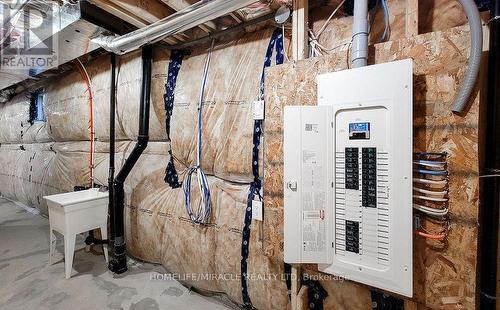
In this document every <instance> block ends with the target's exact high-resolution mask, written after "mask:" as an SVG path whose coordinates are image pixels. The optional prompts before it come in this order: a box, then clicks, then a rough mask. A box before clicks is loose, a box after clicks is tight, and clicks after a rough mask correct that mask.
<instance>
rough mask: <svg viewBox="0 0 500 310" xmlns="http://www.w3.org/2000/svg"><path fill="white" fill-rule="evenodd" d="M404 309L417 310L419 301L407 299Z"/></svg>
mask: <svg viewBox="0 0 500 310" xmlns="http://www.w3.org/2000/svg"><path fill="white" fill-rule="evenodd" d="M404 309H405V310H417V309H418V306H417V303H416V302H414V301H413V300H409V299H405V305H404Z"/></svg>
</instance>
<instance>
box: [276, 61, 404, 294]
mask: <svg viewBox="0 0 500 310" xmlns="http://www.w3.org/2000/svg"><path fill="white" fill-rule="evenodd" d="M412 81H413V66H412V61H411V60H402V61H396V62H391V63H385V64H380V65H373V66H367V67H362V68H356V69H351V70H345V71H340V72H333V73H327V74H323V75H319V76H318V80H317V82H318V106H317V107H293V110H289V109H288V108H286V109H285V123H284V124H285V127H284V130H285V137H284V138H285V140H284V146H285V147H284V164H285V167H284V171H285V173H284V174H285V175H284V183H285V184H284V185H285V186H284V187H285V188H284V191H285V192H284V196H285V204H284V209H285V261H287V262H289V263H301V262H307V263H318V264H319V270H320V271H323V272H326V273H330V274H334V275H337V276H343V277H345V278H346V279H349V280H353V281H357V282H361V283H364V284H367V285H370V286H374V287H378V288H381V289H385V290H388V291H391V292H395V293H398V294H401V295H405V296H409V297H411V296H412V293H413V290H412V281H413V278H412V273H413V270H412V267H413V263H412V239H413V238H412V233H413V227H412V153H413V152H412V140H413V136H412V127H413V116H412V96H413V95H412V85H413V82H412ZM293 115H300V119H301V120H303V119H305V120H307V122H308V123H318V124H319V123H325V124H326V125H328V124H330V126H325V127H326V128H327V131H329V133H328V132H326V133H321V140H320V141H318V139H307V138H306V139H307V141H306V144H305V145H304V136H303V135H302V136H301V139H298V138H297V137H298V136H299V133H300V131H301V130H302V128H301V127H298V126H299V124H300V126H304V124H303V123H299V121H298V120H297V117H295V116H293ZM322 128H323V127H322ZM289 140H290V141H289ZM295 144H297V145H295ZM304 149H315V150H317V151H321V152H325V154H324V155H322V156H321V160H326V161H328V162H327V163H321V167H328V168H324V169H325V170H324V173H323V174H321V178H318V179H317V180H316V181H308V182H311V183H309V184H314V186H315V187H316V188H328V190H329V191H330V192H331V194H326V195H325V197H327V199H328V200H327V201H326V203H325V205H326V209H325V210H324V211H322V212H324V214H326V218H327V223H326V225H325V226H327V227H323V226H321V230H322V231H326V233H327V234H329V235H328V237H326V238H325V240H327V241H328V242H330V244H329V249H327V250H324V251H323V252H321V253H320V255H318V256H317V259H314V257H310V256H308V255H304V252H303V251H304V249H305V247H304V246H305V244H304V243H303V242H304V241H303V239H304V238H303V236H302V239H297V235H296V232H295V235H294V232H293V227H294V226H295V227H296V228H297V227H299V226H301V227H302V226H304V221H305V219H306V216H305V214H304V209H305V208H308V207H307V206H305V205H304V200H301V199H295V198H298V197H299V196H294V195H297V193H302V195H303V191H305V189H304V187H305V184H303V183H302V182H304V180H307V176H304V175H303V174H304V173H310V172H308V171H307V170H304V169H301V168H298V167H299V166H298V163H299V161H304V159H303V157H304ZM298 150H301V151H302V153H300V152H299V151H298ZM299 155H301V156H302V159H300V158H299V157H298V156H299ZM313 176H314V175H313ZM325 176H326V177H325ZM295 181H297V185H296V186H295V183H293V182H295ZM290 182H292V183H293V184H294V188H295V189H296V192H293V191H292V190H291V189H290V187H289V186H288V184H289V183H290ZM323 182H324V184H320V183H323ZM308 186H309V185H308ZM297 210H301V212H298V211H297ZM322 224H323V223H322ZM292 225H294V226H292ZM309 225H314V223H309ZM309 229H310V230H314V229H313V228H309ZM318 229H319V228H318V227H316V231H317V230H318ZM291 231H292V233H291V234H290V232H291ZM301 234H302V235H304V233H303V232H301ZM300 242H301V243H300ZM299 245H300V247H299ZM287 250H288V251H287ZM287 252H288V254H290V253H293V255H287ZM301 260H303V261H301Z"/></svg>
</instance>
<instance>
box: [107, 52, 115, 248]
mask: <svg viewBox="0 0 500 310" xmlns="http://www.w3.org/2000/svg"><path fill="white" fill-rule="evenodd" d="M115 106H116V55H115V54H113V53H112V54H111V85H110V90H109V172H108V188H109V192H108V194H109V203H108V210H109V211H108V212H109V228H110V229H109V235H110V236H111V237H110V240H109V245H110V248H111V251H113V244H114V241H115V237H114V236H115V222H114V221H115V212H114V208H113V205H114V190H113V182H114V179H115ZM111 254H112V255H111V256H112V257H114V254H113V252H112V253H111Z"/></svg>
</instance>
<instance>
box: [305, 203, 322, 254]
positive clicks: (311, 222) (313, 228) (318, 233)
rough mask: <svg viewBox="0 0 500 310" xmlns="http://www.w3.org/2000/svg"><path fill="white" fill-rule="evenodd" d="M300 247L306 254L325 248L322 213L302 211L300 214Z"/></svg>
mask: <svg viewBox="0 0 500 310" xmlns="http://www.w3.org/2000/svg"><path fill="white" fill-rule="evenodd" d="M302 215H303V218H302V245H303V248H304V251H306V252H320V251H323V250H324V249H325V246H326V227H325V221H323V219H322V218H323V217H322V212H320V211H304V212H303V213H302Z"/></svg>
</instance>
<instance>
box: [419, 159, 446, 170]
mask: <svg viewBox="0 0 500 310" xmlns="http://www.w3.org/2000/svg"><path fill="white" fill-rule="evenodd" d="M413 163H414V164H417V165H420V166H426V167H434V168H442V167H444V166H445V165H446V162H439V161H436V162H432V161H427V160H415V161H413Z"/></svg>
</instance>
